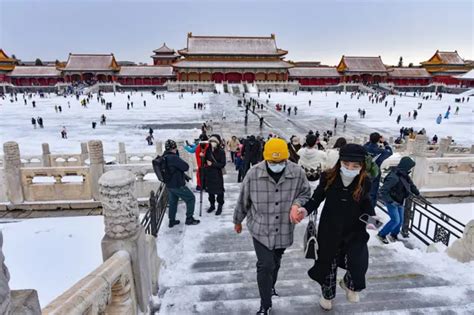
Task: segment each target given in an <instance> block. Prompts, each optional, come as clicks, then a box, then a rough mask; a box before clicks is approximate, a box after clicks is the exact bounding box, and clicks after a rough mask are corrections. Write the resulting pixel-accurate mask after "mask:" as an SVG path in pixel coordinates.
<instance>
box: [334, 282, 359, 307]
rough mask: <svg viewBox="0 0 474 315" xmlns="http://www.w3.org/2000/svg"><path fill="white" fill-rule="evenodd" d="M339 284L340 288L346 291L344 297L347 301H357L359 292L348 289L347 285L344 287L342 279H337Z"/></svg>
mask: <svg viewBox="0 0 474 315" xmlns="http://www.w3.org/2000/svg"><path fill="white" fill-rule="evenodd" d="M339 285H340V286H341V288H343V289H344V291H346V298H347V300H348V301H349V302H351V303H359V301H360V298H359V293H357V292H355V291H352V290H350V289H349V288H348V287H346V284H345V283H344V280H341V281H339Z"/></svg>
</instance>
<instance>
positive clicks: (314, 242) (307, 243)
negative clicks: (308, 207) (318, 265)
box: [304, 210, 319, 260]
mask: <svg viewBox="0 0 474 315" xmlns="http://www.w3.org/2000/svg"><path fill="white" fill-rule="evenodd" d="M316 216H317V211H316V210H315V211H314V212H313V213H311V214H310V215H309V222H308V226H307V227H306V232H305V233H304V257H305V258H306V259H313V260H317V259H318V248H319V246H318V239H317V235H318V230H317V225H316Z"/></svg>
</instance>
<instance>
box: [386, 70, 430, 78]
mask: <svg viewBox="0 0 474 315" xmlns="http://www.w3.org/2000/svg"><path fill="white" fill-rule="evenodd" d="M388 71H389V72H388V75H389V76H390V77H397V78H402V77H403V78H430V77H431V75H430V74H429V72H428V71H426V69H425V68H392V69H389V70H388Z"/></svg>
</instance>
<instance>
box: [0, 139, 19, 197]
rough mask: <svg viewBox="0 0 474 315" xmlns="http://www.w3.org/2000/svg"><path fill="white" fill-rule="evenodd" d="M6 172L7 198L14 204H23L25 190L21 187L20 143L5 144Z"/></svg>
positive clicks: (10, 142)
mask: <svg viewBox="0 0 474 315" xmlns="http://www.w3.org/2000/svg"><path fill="white" fill-rule="evenodd" d="M3 154H4V163H3V165H4V172H5V182H6V187H7V198H8V200H9V201H10V202H11V203H12V204H19V203H23V201H24V198H23V188H22V186H21V172H20V167H21V160H20V148H19V147H18V143H16V142H13V141H9V142H5V143H4V144H3Z"/></svg>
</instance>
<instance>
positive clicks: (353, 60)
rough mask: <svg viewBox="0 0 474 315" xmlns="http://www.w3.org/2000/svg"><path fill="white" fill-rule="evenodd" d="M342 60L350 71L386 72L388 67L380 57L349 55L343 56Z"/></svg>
mask: <svg viewBox="0 0 474 315" xmlns="http://www.w3.org/2000/svg"><path fill="white" fill-rule="evenodd" d="M342 61H344V64H345V65H346V66H347V68H346V70H345V71H348V72H386V71H387V69H386V68H385V65H384V64H383V62H382V59H381V58H380V57H349V56H343V57H342Z"/></svg>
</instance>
